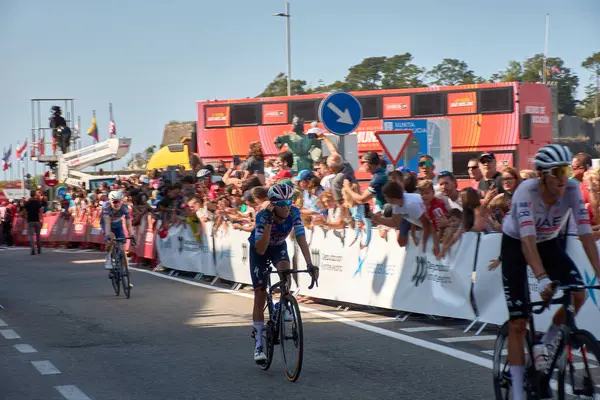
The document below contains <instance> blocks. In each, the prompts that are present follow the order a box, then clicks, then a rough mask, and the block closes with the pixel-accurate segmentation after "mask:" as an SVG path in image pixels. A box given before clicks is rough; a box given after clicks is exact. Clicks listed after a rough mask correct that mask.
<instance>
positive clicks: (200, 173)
mask: <svg viewBox="0 0 600 400" xmlns="http://www.w3.org/2000/svg"><path fill="white" fill-rule="evenodd" d="M209 175H210V170H208V169H206V168H204V169H201V170H200V171H198V173H197V174H196V178H204V177H205V176H209Z"/></svg>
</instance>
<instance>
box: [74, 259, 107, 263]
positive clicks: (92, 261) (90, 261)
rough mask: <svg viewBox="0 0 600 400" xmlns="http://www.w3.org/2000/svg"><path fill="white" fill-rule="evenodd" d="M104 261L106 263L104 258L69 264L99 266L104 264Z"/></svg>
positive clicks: (76, 261) (75, 261)
mask: <svg viewBox="0 0 600 400" xmlns="http://www.w3.org/2000/svg"><path fill="white" fill-rule="evenodd" d="M104 261H106V259H105V258H102V259H98V260H73V261H71V264H99V263H104Z"/></svg>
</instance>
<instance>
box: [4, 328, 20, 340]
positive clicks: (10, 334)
mask: <svg viewBox="0 0 600 400" xmlns="http://www.w3.org/2000/svg"><path fill="white" fill-rule="evenodd" d="M0 334H2V336H4V339H21V336H19V334H18V333H17V332H15V331H14V330H12V329H2V330H0Z"/></svg>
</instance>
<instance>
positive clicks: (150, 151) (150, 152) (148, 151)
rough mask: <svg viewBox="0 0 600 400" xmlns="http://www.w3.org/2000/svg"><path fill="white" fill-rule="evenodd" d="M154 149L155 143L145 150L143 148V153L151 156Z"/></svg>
mask: <svg viewBox="0 0 600 400" xmlns="http://www.w3.org/2000/svg"><path fill="white" fill-rule="evenodd" d="M154 150H156V145H152V146H150V147H148V148H147V149H146V150H144V153H145V154H146V156H147V157H152V155H153V154H154Z"/></svg>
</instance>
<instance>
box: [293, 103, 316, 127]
mask: <svg viewBox="0 0 600 400" xmlns="http://www.w3.org/2000/svg"><path fill="white" fill-rule="evenodd" d="M320 101H321V99H315V100H308V101H292V102H290V108H291V110H290V117H291V118H294V116H296V117H298V118H304V122H310V121H316V120H317V108H318V106H319V102H320ZM291 118H290V122H291Z"/></svg>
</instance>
